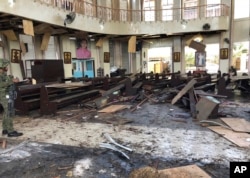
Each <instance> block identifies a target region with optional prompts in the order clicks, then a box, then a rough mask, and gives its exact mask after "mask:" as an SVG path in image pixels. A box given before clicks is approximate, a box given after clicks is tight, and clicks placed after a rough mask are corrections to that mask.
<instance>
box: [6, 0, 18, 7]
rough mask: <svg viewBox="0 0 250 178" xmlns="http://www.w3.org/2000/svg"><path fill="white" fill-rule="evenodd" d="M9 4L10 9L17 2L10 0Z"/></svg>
mask: <svg viewBox="0 0 250 178" xmlns="http://www.w3.org/2000/svg"><path fill="white" fill-rule="evenodd" d="M8 3H9V5H10V7H13V6H14V5H15V3H16V0H8Z"/></svg>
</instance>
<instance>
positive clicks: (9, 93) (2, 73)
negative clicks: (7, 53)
mask: <svg viewBox="0 0 250 178" xmlns="http://www.w3.org/2000/svg"><path fill="white" fill-rule="evenodd" d="M8 64H9V61H7V60H4V59H0V104H1V105H2V107H3V123H2V127H3V131H2V135H7V136H8V137H18V136H21V135H23V134H22V133H19V132H17V131H14V128H13V117H14V115H15V113H14V111H15V109H14V96H15V94H14V83H13V82H16V79H14V78H13V77H12V76H10V75H7V71H8V68H7V66H8ZM11 88H12V90H11Z"/></svg>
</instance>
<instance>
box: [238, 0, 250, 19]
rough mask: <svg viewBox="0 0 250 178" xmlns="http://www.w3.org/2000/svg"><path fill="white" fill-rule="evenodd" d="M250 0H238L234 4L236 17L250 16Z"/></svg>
mask: <svg viewBox="0 0 250 178" xmlns="http://www.w3.org/2000/svg"><path fill="white" fill-rule="evenodd" d="M249 6H250V4H249V0H248V1H246V0H237V1H235V5H234V18H235V19H239V18H245V17H249Z"/></svg>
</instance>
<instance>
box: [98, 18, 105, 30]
mask: <svg viewBox="0 0 250 178" xmlns="http://www.w3.org/2000/svg"><path fill="white" fill-rule="evenodd" d="M99 25H100V28H101V30H103V29H104V20H102V19H100V20H99Z"/></svg>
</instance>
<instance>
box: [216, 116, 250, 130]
mask: <svg viewBox="0 0 250 178" xmlns="http://www.w3.org/2000/svg"><path fill="white" fill-rule="evenodd" d="M220 119H221V120H222V121H223V122H225V123H226V124H227V125H228V126H229V127H231V128H232V129H233V130H234V131H236V132H248V133H250V122H248V121H246V120H245V119H243V118H220Z"/></svg>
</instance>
